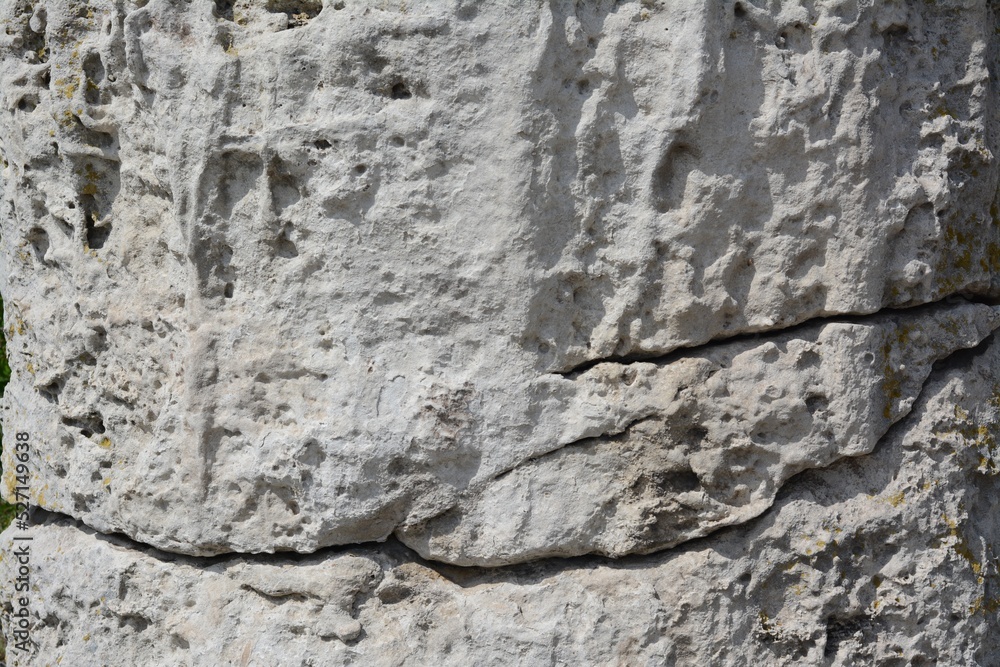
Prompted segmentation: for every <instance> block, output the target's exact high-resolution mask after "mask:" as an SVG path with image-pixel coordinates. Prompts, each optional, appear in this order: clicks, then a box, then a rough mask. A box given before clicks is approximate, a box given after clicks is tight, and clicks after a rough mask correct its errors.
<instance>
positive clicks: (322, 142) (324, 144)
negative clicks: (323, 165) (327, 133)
mask: <svg viewBox="0 0 1000 667" xmlns="http://www.w3.org/2000/svg"><path fill="white" fill-rule="evenodd" d="M332 145H333V144H331V143H330V142H329V141H327V140H326V139H317V140H316V141H314V142H313V146H315V147H316V148H318V149H320V150H321V151H325V150H326V149H328V148H330V147H331V146H332Z"/></svg>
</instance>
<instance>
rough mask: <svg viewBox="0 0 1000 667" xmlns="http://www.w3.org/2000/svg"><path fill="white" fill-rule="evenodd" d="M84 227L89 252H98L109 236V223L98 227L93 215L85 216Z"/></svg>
mask: <svg viewBox="0 0 1000 667" xmlns="http://www.w3.org/2000/svg"><path fill="white" fill-rule="evenodd" d="M85 227H86V231H87V247H88V248H90V249H91V250H100V249H101V248H103V247H104V244H105V243H107V242H108V237H109V236H111V223H109V222H105V223H104V224H103V225H101V226H98V225H97V221H96V220H95V216H94V215H93V214H91V215H88V216H86V220H85Z"/></svg>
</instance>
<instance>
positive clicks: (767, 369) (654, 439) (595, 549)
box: [398, 305, 1000, 566]
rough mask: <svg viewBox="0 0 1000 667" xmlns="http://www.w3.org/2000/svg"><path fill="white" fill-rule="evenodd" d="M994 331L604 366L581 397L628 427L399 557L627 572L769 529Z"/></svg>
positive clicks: (887, 328)
mask: <svg viewBox="0 0 1000 667" xmlns="http://www.w3.org/2000/svg"><path fill="white" fill-rule="evenodd" d="M998 324H1000V316H998V314H997V312H996V311H994V310H993V309H991V308H990V307H988V306H973V305H956V306H952V307H947V308H940V307H939V308H934V309H930V310H928V309H915V310H914V311H905V312H903V313H898V314H893V315H888V314H885V315H876V316H873V317H869V318H865V319H864V320H863V322H859V323H846V322H845V323H827V324H822V325H814V326H809V327H805V328H800V329H798V330H796V331H795V332H794V333H787V334H783V335H778V336H773V337H767V338H764V339H762V340H749V341H744V342H740V343H729V344H720V345H717V346H713V347H712V348H711V349H709V350H706V351H705V352H703V353H701V354H697V355H695V354H686V355H683V356H679V358H677V359H674V360H672V361H669V362H663V363H661V364H653V363H640V362H636V363H632V364H610V363H608V364H600V365H598V366H595V367H594V368H593V369H592V370H588V371H586V372H584V373H582V374H581V375H580V376H579V377H578V378H577V379H576V382H577V383H579V384H582V385H583V386H584V387H586V391H589V392H590V393H592V394H594V395H597V396H613V397H614V401H615V403H617V404H621V405H623V406H624V409H625V411H627V414H628V415H629V419H630V421H629V425H628V426H627V427H626V428H625V429H624V430H622V432H621V433H620V434H618V435H616V436H613V437H602V438H592V439H587V440H584V441H579V442H575V443H571V444H570V445H568V446H566V447H564V448H562V449H559V450H557V451H555V452H551V453H549V454H547V455H544V456H541V457H537V458H535V459H532V460H531V461H528V462H526V463H525V464H523V465H521V466H519V467H517V468H514V469H513V470H510V471H507V472H505V473H503V474H501V475H499V476H497V477H496V478H494V479H492V480H490V481H489V482H487V483H485V484H482V485H477V486H473V487H472V488H470V489H469V490H468V491H466V492H465V493H464V494H463V495H462V496H461V497H460V498H459V500H458V502H457V503H456V504H455V507H454V509H452V510H449V511H448V512H447V513H445V514H443V515H440V516H438V517H434V518H433V519H431V520H430V521H427V522H424V523H422V524H420V525H419V526H414V527H409V526H404V527H403V528H401V529H400V531H398V532H399V535H400V537H401V539H402V540H403V542H405V543H406V544H407V545H409V546H411V547H413V548H414V549H416V550H417V551H418V552H419V553H420V555H422V556H424V557H425V558H431V559H434V560H442V561H447V562H450V563H456V564H461V565H487V566H495V565H505V564H509V563H515V562H519V561H524V560H528V559H532V558H544V557H548V556H579V555H582V554H587V553H600V554H605V555H608V556H624V555H627V554H631V553H647V552H650V551H655V550H658V549H663V548H665V547H671V546H674V545H676V544H679V543H681V542H683V541H685V540H689V539H691V538H693V537H700V536H702V535H705V534H707V533H709V532H710V531H712V530H715V529H717V528H719V527H722V526H728V525H732V524H734V523H741V522H743V521H746V520H747V519H750V518H752V517H754V516H757V515H758V514H760V513H761V512H763V511H764V510H766V509H767V508H768V507H770V505H771V503H772V501H773V500H774V497H775V494H776V493H777V491H778V489H780V488H781V485H782V484H784V483H785V481H786V480H787V479H788V478H789V477H791V476H792V475H794V474H796V473H798V472H801V471H802V470H804V469H806V468H815V467H821V466H824V465H828V464H830V463H831V462H833V461H834V460H836V459H837V458H840V457H843V456H859V455H862V454H867V453H868V452H870V451H871V450H872V449H873V448H874V447H875V444H876V443H877V442H878V441H879V439H880V438H881V437H882V436H883V435H884V434H885V432H886V430H887V429H888V428H889V426H890V425H891V424H892V423H893V422H895V421H896V420H898V419H899V418H900V417H902V416H903V415H905V414H906V413H907V412H908V411H909V409H910V406H911V405H912V403H913V401H914V399H915V398H916V396H917V394H918V393H919V392H920V389H921V387H922V386H923V382H924V380H925V379H926V378H927V375H928V374H929V373H930V371H931V365H932V364H933V363H934V362H935V361H938V360H939V359H941V358H943V357H945V356H947V355H949V354H951V353H952V352H953V351H954V350H956V349H959V348H963V347H973V346H975V345H976V344H977V343H979V342H980V341H981V340H982V339H983V338H985V337H986V335H987V334H989V333H990V332H991V331H992V330H993V329H994V328H995V327H996V326H997V325H998Z"/></svg>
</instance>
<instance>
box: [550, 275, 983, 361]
mask: <svg viewBox="0 0 1000 667" xmlns="http://www.w3.org/2000/svg"><path fill="white" fill-rule="evenodd" d="M959 301H961V302H965V303H978V304H982V305H986V306H998V305H1000V298H997V297H989V296H985V295H981V294H964V293H956V294H949V295H948V296H946V297H942V298H941V299H938V300H937V301H931V302H929V303H922V304H918V305H915V306H908V307H905V308H882V309H880V310H876V311H874V312H871V313H840V314H834V315H820V316H817V317H811V318H809V319H807V320H803V321H802V322H798V323H796V324H790V325H788V326H786V327H776V328H773V329H761V330H759V331H749V332H746V333H741V334H735V335H732V336H724V337H719V338H712V339H709V340H707V341H705V342H704V343H698V344H694V345H690V346H684V347H677V348H673V349H671V350H668V351H665V352H658V351H651V352H633V353H631V354H624V355H610V356H607V357H601V358H599V359H590V360H588V361H583V362H580V363H578V364H576V365H574V366H571V367H570V368H568V369H566V370H554V371H550V372H551V373H552V374H553V375H562V376H563V377H566V378H568V379H570V380H575V379H576V378H578V377H579V376H580V375H582V374H583V373H585V372H586V371H588V370H590V369H591V368H593V367H594V366H597V365H599V364H605V363H610V364H625V365H627V364H635V363H643V362H645V363H655V364H659V365H666V364H669V363H672V362H674V361H677V360H678V359H681V358H683V357H686V356H690V355H691V354H697V353H700V352H701V351H702V350H707V349H712V348H714V347H717V346H719V345H723V344H725V345H730V344H734V343H741V342H744V341H753V340H761V339H764V338H768V337H771V336H776V335H783V334H789V333H795V332H797V331H801V330H803V329H806V328H809V327H814V326H820V325H823V324H862V323H864V322H865V321H867V320H869V319H871V318H873V317H878V316H892V315H902V314H909V313H913V312H919V311H921V310H928V311H929V310H933V309H935V308H936V307H938V306H941V305H942V304H947V303H957V302H959Z"/></svg>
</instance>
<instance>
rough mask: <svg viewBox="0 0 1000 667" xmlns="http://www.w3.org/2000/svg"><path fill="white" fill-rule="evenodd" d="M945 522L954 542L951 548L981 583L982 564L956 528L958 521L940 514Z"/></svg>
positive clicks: (982, 579)
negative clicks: (967, 564)
mask: <svg viewBox="0 0 1000 667" xmlns="http://www.w3.org/2000/svg"><path fill="white" fill-rule="evenodd" d="M941 516H942V518H943V519H944V522H945V524H947V526H948V534H949V535H950V536H951V537H952V538H954V540H955V542H954V544H952V545H951V548H952V549H954V550H955V553H957V554H958V555H959V556H961V557H962V558H963V559H965V561H966V562H967V563H969V567H970V568H971V569H972V573H973V574H975V575H976V579H977V580H978V582H979V583H980V584H981V583H983V581H985V580H984V578H983V576H982V575H983V566H982V564H981V563H980V562H979V561H977V560H976V557H975V555H974V554H973V553H972V548H971V547H970V546H969V543H968V542H967V541H966V539H965V537H963V536H962V534H961V532H960V531H959V530H958V522H956V521H954V520H953V519H951V518H950V517H949V516H948V515H947V514H942V515H941Z"/></svg>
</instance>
